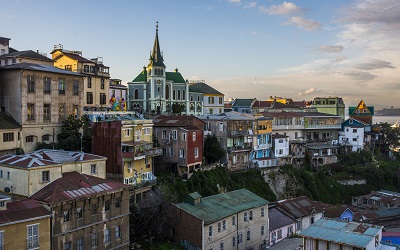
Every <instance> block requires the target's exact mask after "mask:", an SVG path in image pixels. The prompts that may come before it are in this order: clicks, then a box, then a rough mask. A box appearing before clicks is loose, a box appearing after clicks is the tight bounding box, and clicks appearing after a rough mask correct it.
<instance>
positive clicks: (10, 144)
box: [0, 112, 22, 156]
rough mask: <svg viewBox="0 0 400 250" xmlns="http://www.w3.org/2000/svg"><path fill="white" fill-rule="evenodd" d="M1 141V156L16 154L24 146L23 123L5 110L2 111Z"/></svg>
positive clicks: (0, 117) (0, 113) (0, 114)
mask: <svg viewBox="0 0 400 250" xmlns="http://www.w3.org/2000/svg"><path fill="white" fill-rule="evenodd" d="M0 142H1V143H0V156H2V155H6V154H16V153H17V152H18V150H19V149H20V148H21V147H22V144H21V143H22V140H21V125H19V124H18V123H17V122H16V121H15V120H14V119H13V118H12V117H11V116H10V115H7V114H6V113H5V112H0Z"/></svg>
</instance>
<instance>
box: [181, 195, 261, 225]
mask: <svg viewBox="0 0 400 250" xmlns="http://www.w3.org/2000/svg"><path fill="white" fill-rule="evenodd" d="M268 203H269V201H267V200H265V199H263V198H261V197H259V196H258V195H255V194H254V193H252V192H250V191H249V190H247V189H239V190H235V191H231V192H228V193H223V194H217V195H213V196H208V197H203V198H201V202H200V203H198V204H196V205H191V204H189V203H179V204H176V206H177V207H178V208H180V209H182V210H184V211H186V212H187V213H189V214H191V215H193V216H195V217H197V218H199V219H201V220H203V221H204V224H205V225H209V224H211V223H213V222H215V221H218V220H221V219H223V218H226V217H229V216H231V215H233V214H236V213H238V212H241V211H245V210H248V209H251V208H255V207H260V206H264V205H267V204H268Z"/></svg>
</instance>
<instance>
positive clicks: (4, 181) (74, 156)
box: [0, 149, 107, 196]
mask: <svg viewBox="0 0 400 250" xmlns="http://www.w3.org/2000/svg"><path fill="white" fill-rule="evenodd" d="M106 160H107V158H106V157H103V156H98V155H92V154H87V153H83V152H72V151H63V150H47V149H46V150H44V149H43V150H38V151H34V152H32V153H29V154H24V155H5V156H1V157H0V188H1V190H4V188H6V187H8V188H10V189H12V192H13V193H14V194H17V195H21V196H30V195H32V194H33V193H35V192H37V191H38V190H39V189H41V188H43V187H44V186H46V185H47V184H49V183H50V182H52V181H53V180H55V179H57V178H59V177H60V176H61V175H62V173H65V172H73V171H76V172H78V173H83V174H88V175H93V176H96V177H100V178H104V179H105V177H106Z"/></svg>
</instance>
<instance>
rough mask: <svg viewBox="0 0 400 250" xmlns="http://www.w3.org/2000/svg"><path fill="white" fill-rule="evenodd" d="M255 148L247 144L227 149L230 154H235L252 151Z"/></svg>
mask: <svg viewBox="0 0 400 250" xmlns="http://www.w3.org/2000/svg"><path fill="white" fill-rule="evenodd" d="M252 149H253V147H252V146H251V145H250V144H245V145H238V146H233V147H227V151H228V152H234V151H251V150H252Z"/></svg>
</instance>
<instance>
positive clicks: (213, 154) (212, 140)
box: [204, 135, 225, 163]
mask: <svg viewBox="0 0 400 250" xmlns="http://www.w3.org/2000/svg"><path fill="white" fill-rule="evenodd" d="M204 156H205V157H206V161H207V163H213V162H216V161H218V160H220V159H221V158H222V157H224V156H225V149H223V148H222V146H221V144H220V143H219V141H218V139H217V137H216V136H215V135H212V136H211V135H207V136H206V139H205V140H204Z"/></svg>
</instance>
